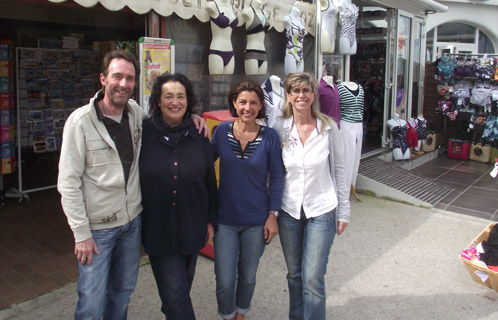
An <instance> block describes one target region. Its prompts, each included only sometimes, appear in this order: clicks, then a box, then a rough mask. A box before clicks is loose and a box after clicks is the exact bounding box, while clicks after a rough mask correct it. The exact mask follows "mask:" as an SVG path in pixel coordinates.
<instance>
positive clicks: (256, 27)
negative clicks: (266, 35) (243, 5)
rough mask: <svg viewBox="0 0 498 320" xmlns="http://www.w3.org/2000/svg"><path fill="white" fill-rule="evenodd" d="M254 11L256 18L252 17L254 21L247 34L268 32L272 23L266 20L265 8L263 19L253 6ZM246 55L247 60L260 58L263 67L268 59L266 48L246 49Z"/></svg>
mask: <svg viewBox="0 0 498 320" xmlns="http://www.w3.org/2000/svg"><path fill="white" fill-rule="evenodd" d="M251 8H252V11H253V12H254V19H252V23H251V25H250V26H249V27H247V29H246V34H247V35H251V34H255V33H259V32H266V31H268V29H269V28H270V23H268V20H266V16H265V13H264V12H263V10H261V13H262V14H263V20H261V18H260V17H259V16H258V15H257V14H256V10H254V8H253V7H252V6H251ZM245 53H246V55H245V58H246V60H250V59H256V60H258V67H261V65H263V62H265V61H266V60H267V57H266V51H264V50H256V49H246V51H245Z"/></svg>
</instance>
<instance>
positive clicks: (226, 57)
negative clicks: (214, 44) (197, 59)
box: [209, 49, 233, 66]
mask: <svg viewBox="0 0 498 320" xmlns="http://www.w3.org/2000/svg"><path fill="white" fill-rule="evenodd" d="M209 54H216V55H218V56H220V57H221V59H223V66H226V65H227V64H228V63H230V60H231V59H232V58H233V51H220V50H213V49H209Z"/></svg>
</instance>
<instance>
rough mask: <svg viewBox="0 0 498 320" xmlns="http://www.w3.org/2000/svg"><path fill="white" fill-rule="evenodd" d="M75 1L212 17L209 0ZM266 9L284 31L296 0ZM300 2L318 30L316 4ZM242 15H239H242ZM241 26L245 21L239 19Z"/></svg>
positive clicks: (272, 21)
mask: <svg viewBox="0 0 498 320" xmlns="http://www.w3.org/2000/svg"><path fill="white" fill-rule="evenodd" d="M48 1H50V2H55V3H61V2H64V1H66V0H48ZM74 2H76V3H78V4H80V5H82V6H84V7H93V6H95V5H96V4H97V3H99V2H100V4H101V5H102V6H104V7H105V8H106V9H108V10H111V11H118V10H121V9H123V8H124V7H128V8H130V9H131V10H133V11H134V12H136V13H138V14H145V13H147V12H149V11H150V10H154V11H155V12H157V13H158V14H160V15H161V16H163V17H167V16H170V15H171V14H173V13H175V14H177V15H178V16H179V17H181V18H183V19H190V18H192V17H194V16H195V17H196V18H197V19H199V21H201V22H208V21H209V14H208V12H207V10H206V9H205V8H206V2H207V0H74ZM263 2H264V3H263V11H264V12H265V14H266V16H267V18H268V21H269V22H270V25H271V26H272V27H273V28H275V29H276V30H277V31H279V32H282V31H283V30H284V25H283V23H282V18H283V17H284V16H285V15H287V14H289V12H290V10H291V8H292V6H294V4H296V1H295V0H279V1H263ZM250 3H251V0H242V1H236V5H235V9H236V10H237V11H238V12H239V13H240V12H241V11H242V10H243V9H244V8H246V7H248V6H249V5H250ZM297 6H298V7H299V9H300V10H301V16H302V17H303V18H304V19H305V23H306V26H307V31H308V32H309V33H311V34H313V35H314V34H315V31H314V30H313V27H314V16H315V13H314V9H313V8H314V6H311V5H310V4H308V3H304V2H298V4H297ZM239 17H240V15H239ZM240 20H242V19H239V26H240V25H242V24H243V23H244V22H243V21H240Z"/></svg>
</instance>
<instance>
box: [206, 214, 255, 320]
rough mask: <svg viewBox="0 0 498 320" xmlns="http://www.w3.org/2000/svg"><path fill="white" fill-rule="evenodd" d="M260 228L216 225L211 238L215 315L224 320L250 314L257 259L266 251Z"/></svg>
mask: <svg viewBox="0 0 498 320" xmlns="http://www.w3.org/2000/svg"><path fill="white" fill-rule="evenodd" d="M263 228H264V226H254V227H237V226H227V225H223V224H219V225H218V232H217V233H216V235H215V236H214V272H215V274H216V299H217V301H218V313H219V314H220V316H221V317H222V318H223V319H230V318H233V317H234V316H235V313H236V312H237V313H240V314H244V313H247V311H249V307H250V305H251V300H252V295H253V293H254V288H255V287H256V272H257V270H258V265H259V258H261V256H262V255H263V252H264V251H265V237H264V231H263ZM237 260H238V261H237ZM235 286H237V288H235Z"/></svg>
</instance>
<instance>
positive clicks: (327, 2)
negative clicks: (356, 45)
mask: <svg viewBox="0 0 498 320" xmlns="http://www.w3.org/2000/svg"><path fill="white" fill-rule="evenodd" d="M339 1H340V0H320V8H321V17H322V18H321V19H322V24H321V26H322V33H321V35H320V49H321V52H322V53H325V54H332V53H334V50H335V25H336V16H337V12H339V9H338V8H337V6H336V5H335V2H339Z"/></svg>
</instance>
